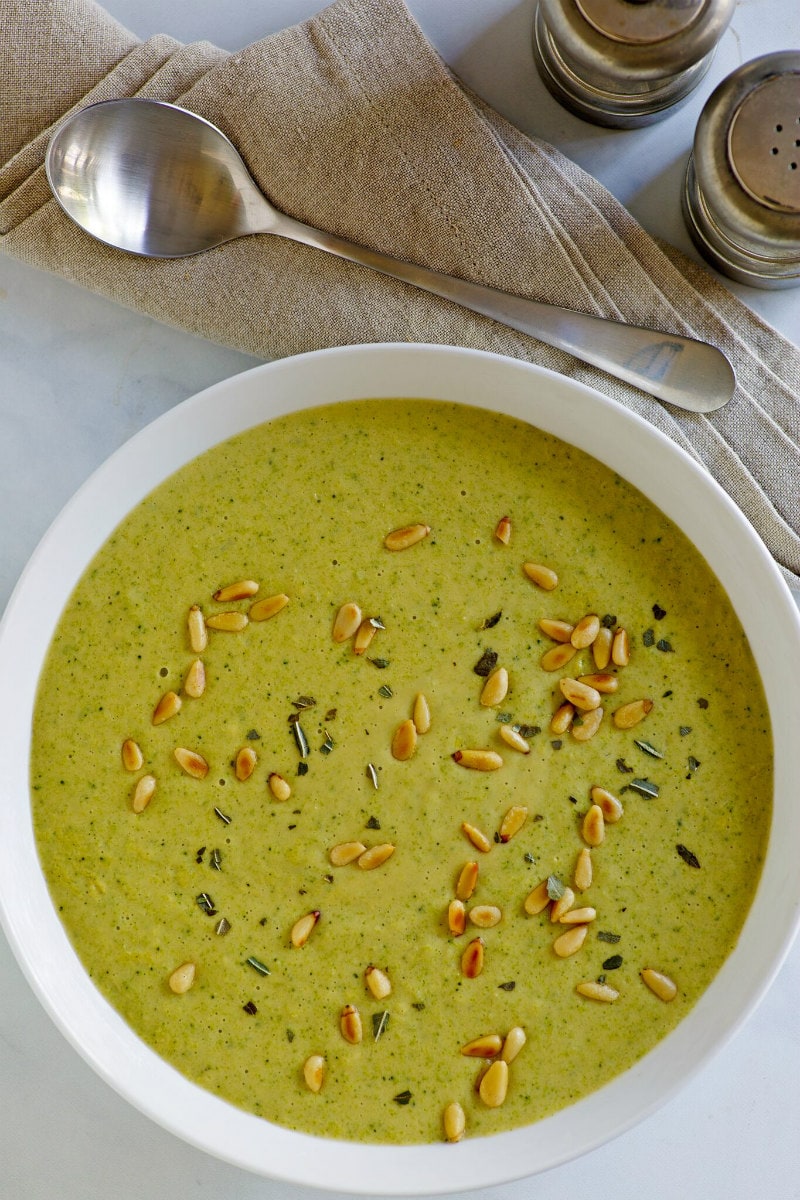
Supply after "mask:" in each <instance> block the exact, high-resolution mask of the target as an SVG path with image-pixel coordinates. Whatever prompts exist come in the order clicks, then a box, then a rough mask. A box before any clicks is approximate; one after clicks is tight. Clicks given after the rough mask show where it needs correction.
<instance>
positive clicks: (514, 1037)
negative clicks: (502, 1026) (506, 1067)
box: [500, 1025, 528, 1063]
mask: <svg viewBox="0 0 800 1200" xmlns="http://www.w3.org/2000/svg"><path fill="white" fill-rule="evenodd" d="M527 1040H528V1039H527V1038H526V1036H525V1030H524V1029H523V1028H522V1026H521V1025H515V1026H514V1028H513V1029H509V1031H508V1033H507V1034H506V1037H505V1041H504V1042H503V1049H502V1052H501V1054H500V1057H501V1058H502V1060H503V1062H507V1063H511V1062H513V1061H514V1059H515V1058H516V1057H517V1055H518V1054H519V1052H520V1050H521V1049H522V1047H523V1046H524V1045H525V1043H526V1041H527Z"/></svg>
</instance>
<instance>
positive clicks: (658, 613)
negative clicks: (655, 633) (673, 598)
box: [653, 604, 667, 621]
mask: <svg viewBox="0 0 800 1200" xmlns="http://www.w3.org/2000/svg"><path fill="white" fill-rule="evenodd" d="M666 615H667V610H666V609H665V608H662V607H661V605H660V604H654V605H653V616H654V617H655V619H656V620H657V621H663V620H664V617H665V616H666Z"/></svg>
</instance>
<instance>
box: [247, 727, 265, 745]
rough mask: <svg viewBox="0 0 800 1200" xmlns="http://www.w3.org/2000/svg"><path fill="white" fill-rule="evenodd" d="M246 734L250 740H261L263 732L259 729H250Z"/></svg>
mask: <svg viewBox="0 0 800 1200" xmlns="http://www.w3.org/2000/svg"><path fill="white" fill-rule="evenodd" d="M244 736H245V737H246V738H247V740H248V742H260V741H261V734H260V733H259V732H258V730H257V729H248V731H247V733H246V734H245V735H244Z"/></svg>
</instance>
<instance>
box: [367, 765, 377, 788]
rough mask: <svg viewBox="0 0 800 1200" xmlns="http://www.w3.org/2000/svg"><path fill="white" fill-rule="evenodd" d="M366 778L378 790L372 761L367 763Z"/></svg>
mask: <svg viewBox="0 0 800 1200" xmlns="http://www.w3.org/2000/svg"><path fill="white" fill-rule="evenodd" d="M367 779H368V780H369V781H370V783H371V784H372V786H373V787H374V788H375V791H376V792H377V790H378V772H377V771H376V770H375V765H374V763H367Z"/></svg>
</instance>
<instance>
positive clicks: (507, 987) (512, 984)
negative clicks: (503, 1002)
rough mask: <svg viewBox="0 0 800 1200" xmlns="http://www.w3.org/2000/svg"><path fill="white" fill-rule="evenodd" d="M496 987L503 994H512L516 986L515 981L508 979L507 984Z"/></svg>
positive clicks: (499, 984)
mask: <svg viewBox="0 0 800 1200" xmlns="http://www.w3.org/2000/svg"><path fill="white" fill-rule="evenodd" d="M497 986H498V987H499V988H501V989H502V991H504V992H513V990H514V988H515V987H516V986H517V981H516V979H509V980H508V982H507V983H498V985H497Z"/></svg>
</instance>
